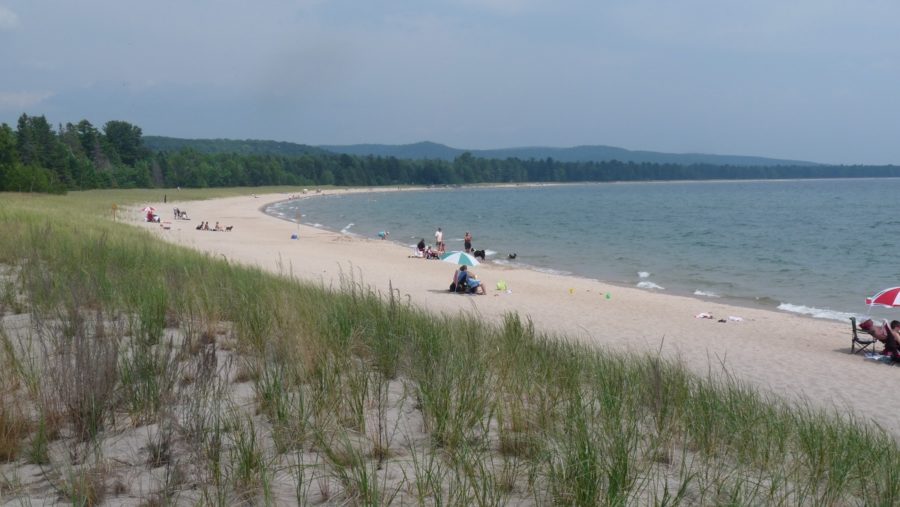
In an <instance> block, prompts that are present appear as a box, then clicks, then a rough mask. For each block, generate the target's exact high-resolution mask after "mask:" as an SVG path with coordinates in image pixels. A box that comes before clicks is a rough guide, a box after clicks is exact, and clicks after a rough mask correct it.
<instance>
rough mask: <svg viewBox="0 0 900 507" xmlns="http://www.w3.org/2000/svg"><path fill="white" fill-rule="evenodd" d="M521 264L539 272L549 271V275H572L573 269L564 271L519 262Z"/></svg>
mask: <svg viewBox="0 0 900 507" xmlns="http://www.w3.org/2000/svg"><path fill="white" fill-rule="evenodd" d="M519 266H522V267H527V268H528V269H531V270H533V271H537V272H539V273H547V274H548V275H560V276H570V275H571V274H572V272H571V271H562V270H560V269H551V268H539V267H535V266H528V265H523V264H519Z"/></svg>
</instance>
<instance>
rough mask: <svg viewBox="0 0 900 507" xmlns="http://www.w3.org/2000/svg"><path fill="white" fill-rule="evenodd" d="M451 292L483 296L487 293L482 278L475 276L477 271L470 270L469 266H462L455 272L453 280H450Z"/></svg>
mask: <svg viewBox="0 0 900 507" xmlns="http://www.w3.org/2000/svg"><path fill="white" fill-rule="evenodd" d="M450 292H459V293H463V294H480V295H482V296H483V295H485V294H486V292H485V291H484V285H483V284H482V283H481V280H479V279H478V277H477V276H475V273H472V272H471V271H469V268H468V267H467V266H460V267H459V269H457V270H456V271H455V272H454V273H453V281H451V282H450Z"/></svg>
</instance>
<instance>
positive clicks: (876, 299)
mask: <svg viewBox="0 0 900 507" xmlns="http://www.w3.org/2000/svg"><path fill="white" fill-rule="evenodd" d="M866 304H867V305H880V306H886V307H888V308H894V307H896V306H900V287H891V288H890V289H884V290H883V291H881V292H879V293H878V294H875V295H874V296H872V297H870V298H866Z"/></svg>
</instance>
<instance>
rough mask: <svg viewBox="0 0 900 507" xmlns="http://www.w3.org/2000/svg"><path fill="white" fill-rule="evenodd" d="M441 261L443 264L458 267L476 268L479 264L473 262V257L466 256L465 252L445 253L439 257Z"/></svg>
mask: <svg viewBox="0 0 900 507" xmlns="http://www.w3.org/2000/svg"><path fill="white" fill-rule="evenodd" d="M441 260H442V261H444V262H452V263H453V264H458V265H460V266H477V265H478V264H479V263H478V261H476V260H475V257H472V256H471V255H469V254H467V253H466V252H447V253H445V254H444V255H442V256H441Z"/></svg>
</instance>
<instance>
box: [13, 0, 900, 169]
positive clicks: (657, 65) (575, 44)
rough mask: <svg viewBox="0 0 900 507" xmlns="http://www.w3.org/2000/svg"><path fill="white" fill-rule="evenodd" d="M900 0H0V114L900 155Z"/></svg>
mask: <svg viewBox="0 0 900 507" xmlns="http://www.w3.org/2000/svg"><path fill="white" fill-rule="evenodd" d="M898 20H900V2H898V1H896V0H882V1H874V0H872V1H870V0H842V1H839V0H754V1H752V2H748V1H746V0H741V1H733V0H680V1H672V0H430V1H423V0H384V1H381V0H355V1H344V0H332V1H329V0H257V1H255V2H250V1H246V0H178V1H174V0H153V1H147V0H145V1H134V0H79V1H71V0H0V122H5V123H8V124H10V125H11V126H13V128H15V124H16V120H17V118H18V117H19V116H20V115H21V114H22V113H27V114H29V115H45V116H46V117H47V119H48V120H49V121H50V122H51V123H53V124H61V123H66V122H73V123H75V122H78V121H80V120H82V119H87V120H88V121H90V122H91V123H93V124H94V125H95V126H98V127H100V126H102V125H103V124H104V123H105V122H107V121H109V120H124V121H128V122H131V123H133V124H135V125H138V126H139V127H141V128H142V130H143V132H144V134H145V135H163V136H172V137H188V138H230V139H272V140H279V141H290V142H296V143H302V144H312V145H320V144H357V143H383V144H406V143H413V142H419V141H426V140H428V141H434V142H438V143H443V144H447V145H450V146H453V147H456V148H468V149H488V148H508V147H521V146H556V147H568V146H578V145H596V144H602V145H609V146H618V147H622V148H628V149H634V150H653V151H664V152H674V153H716V154H733V155H757V156H766V157H776V158H788V159H797V160H810V161H815V162H824V163H840V164H888V163H890V164H900V30H898V29H897V26H898Z"/></svg>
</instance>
